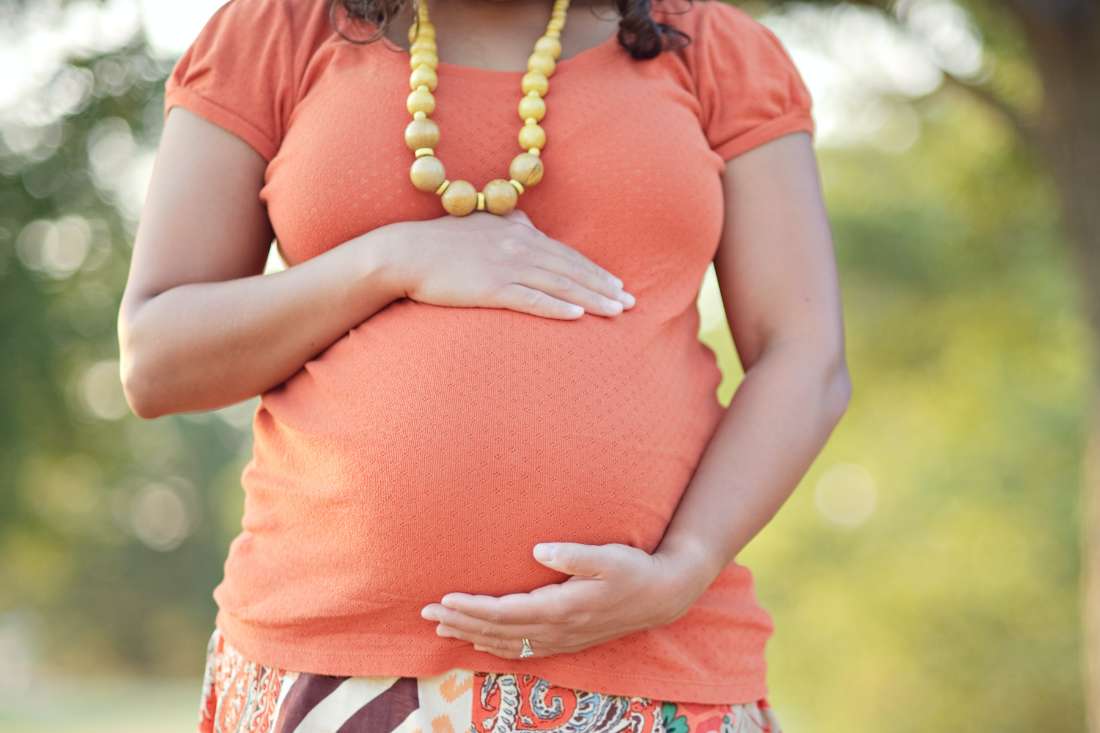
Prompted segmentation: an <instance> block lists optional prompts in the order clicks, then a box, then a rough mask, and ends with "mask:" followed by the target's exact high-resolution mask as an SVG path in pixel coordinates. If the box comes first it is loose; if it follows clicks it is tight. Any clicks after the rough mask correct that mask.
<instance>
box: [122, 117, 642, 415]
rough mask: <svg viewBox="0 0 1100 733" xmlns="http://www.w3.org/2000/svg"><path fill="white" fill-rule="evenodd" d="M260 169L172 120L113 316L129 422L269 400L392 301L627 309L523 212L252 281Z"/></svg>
mask: <svg viewBox="0 0 1100 733" xmlns="http://www.w3.org/2000/svg"><path fill="white" fill-rule="evenodd" d="M265 167H266V166H265V161H264V159H263V158H262V156H260V155H259V154H258V153H257V152H255V151H254V150H253V149H252V148H251V147H250V146H249V145H248V144H247V143H246V142H244V141H243V140H241V139H240V138H238V137H236V136H235V135H233V134H232V133H230V132H228V131H227V130H223V129H222V128H220V127H218V126H217V125H215V124H213V123H211V122H209V121H207V120H205V119H203V118H201V117H198V116H196V115H194V114H192V113H191V112H190V111H188V110H186V109H181V108H178V107H173V108H172V110H171V111H170V113H169V115H168V118H167V120H166V122H165V128H164V132H163V134H162V137H161V143H160V148H159V150H158V154H157V160H156V164H155V166H154V169H153V176H152V180H151V181H150V184H149V192H148V196H147V197H146V202H145V207H144V209H143V211H142V216H141V221H140V224H139V227H138V232H137V240H136V242H135V244H134V253H133V259H132V262H131V268H130V277H129V282H128V283H127V285H126V292H125V293H124V295H123V299H122V306H121V308H120V312H119V321H118V336H119V346H120V353H121V360H120V361H121V373H122V383H123V387H124V390H125V394H126V399H127V401H128V402H129V404H130V408H131V409H132V410H133V411H134V412H135V413H136V414H137V415H139V416H141V417H157V416H160V415H164V414H168V413H173V412H182V411H189V410H208V409H212V408H216V407H221V406H223V405H227V404H232V403H234V402H238V401H240V400H242V399H245V398H247V397H251V396H253V395H256V394H259V393H261V392H264V391H266V390H267V389H268V388H270V387H272V386H274V385H277V384H279V383H280V382H282V381H284V380H286V379H287V378H288V377H289V376H291V375H292V374H294V373H295V372H296V371H298V370H299V369H301V367H302V365H303V364H304V363H305V362H306V361H308V360H309V359H311V358H313V357H314V356H316V355H317V354H318V353H319V352H321V351H322V350H324V349H325V348H327V347H328V346H329V345H331V344H332V343H333V342H334V341H335V340H336V339H337V338H340V337H342V336H343V335H345V334H346V333H347V332H348V331H349V330H350V329H351V328H352V327H354V326H356V325H358V324H360V323H362V322H363V321H364V320H366V319H368V318H370V317H371V316H373V315H374V314H375V313H377V312H378V311H379V310H381V309H382V308H383V307H385V306H386V305H387V304H389V303H390V302H391V301H393V300H395V299H397V298H409V299H412V300H417V301H421V302H424V303H430V304H434V305H441V306H453V307H485V308H508V309H511V310H514V311H517V312H520V313H529V314H531V315H535V316H540V317H545V318H557V319H574V318H578V317H581V316H583V315H584V314H586V313H591V314H596V315H602V316H609V317H614V316H616V315H618V314H620V313H622V312H623V310H624V309H629V308H631V307H633V305H634V296H633V295H631V294H630V293H628V292H626V291H625V290H623V288H622V282H621V280H619V279H618V278H616V277H615V276H613V275H612V274H611V273H610V272H608V271H607V270H605V269H604V268H602V267H600V266H599V265H597V264H596V263H594V262H592V261H591V260H590V259H588V258H587V257H586V256H584V255H583V254H582V253H581V252H580V251H578V250H577V249H576V248H574V247H572V246H570V245H568V244H566V243H564V242H559V241H557V240H555V239H552V238H551V237H548V236H546V235H545V234H543V233H542V232H540V231H539V230H538V229H536V228H535V227H534V225H532V224H531V221H530V219H528V218H527V216H526V215H525V214H524V213H523V212H522V211H519V210H516V211H513V212H511V213H510V214H508V215H507V216H496V215H494V214H489V213H485V212H475V213H473V214H471V215H469V216H465V217H454V216H449V215H443V216H440V217H437V218H435V219H426V220H422V221H400V222H394V223H391V224H387V225H385V226H381V227H378V228H376V229H373V230H371V231H369V232H367V233H366V234H363V235H360V236H358V237H354V238H352V239H350V240H348V241H347V242H343V243H341V244H339V245H338V246H335V247H333V248H332V249H330V250H328V251H326V252H324V253H323V254H321V255H318V256H317V257H313V258H311V259H309V260H307V261H305V262H302V263H300V264H298V265H296V266H294V267H292V268H289V269H288V270H284V271H282V272H277V273H274V274H272V275H263V267H264V262H265V260H266V258H267V253H268V250H269V248H270V246H271V239H272V231H271V225H270V223H269V220H268V217H267V212H266V211H265V210H264V208H263V205H262V202H261V201H260V200H259V192H260V189H261V187H262V186H263V179H264V170H265ZM410 243H415V245H416V246H409V245H410Z"/></svg>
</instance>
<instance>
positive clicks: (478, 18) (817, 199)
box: [118, 0, 851, 658]
mask: <svg viewBox="0 0 1100 733" xmlns="http://www.w3.org/2000/svg"><path fill="white" fill-rule="evenodd" d="M581 8H589V9H591V10H592V12H591V13H589V12H577V10H578V9H581ZM545 13H546V10H545V4H544V3H543V2H541V1H532V0H506V1H505V0H494V1H493V2H485V0H448V2H446V3H436V4H435V5H433V6H432V19H433V21H434V22H435V23H436V25H437V27H439V28H441V29H442V28H447V29H448V31H449V32H448V33H445V34H444V33H440V35H439V38H438V39H437V43H438V46H439V53H440V57H441V58H444V59H447V60H448V61H449V62H451V63H456V64H463V65H469V66H481V67H484V68H494V69H502V70H507V69H520V68H523V67H524V66H525V63H526V58H527V55H528V54H529V53H530V44H529V43H528V42H527V41H529V39H530V37H535V36H536V35H537V34H538V33H541V31H542V29H543V28H544V27H545V22H546V15H545ZM410 21H411V15H410V14H408V12H407V14H406V16H405V17H399V18H398V20H397V22H395V23H394V25H393V27H391V29H390V32H389V35H390V37H391V39H392V40H394V42H395V43H398V44H399V45H401V46H406V45H407V40H406V39H405V37H404V31H405V29H407V27H408V23H409V22H410ZM521 28H523V29H527V30H528V31H530V32H528V33H526V34H521V33H520V32H519V30H518V29H521ZM568 29H569V32H568V33H564V34H563V54H562V57H563V58H568V57H569V56H572V55H573V54H575V53H578V52H579V51H581V50H584V49H585V48H588V47H591V46H594V45H596V44H598V43H600V42H602V41H603V40H604V39H605V38H607V37H608V36H610V35H612V34H613V33H614V32H615V19H614V13H613V12H611V11H610V10H608V9H606V8H599V7H597V6H588V5H585V4H583V3H578V2H575V3H573V4H572V6H571V12H570V15H569V22H568ZM521 39H526V40H521ZM265 167H266V163H265V161H264V160H263V159H262V158H261V157H260V156H259V155H258V154H257V153H256V152H255V151H254V150H252V148H250V147H249V146H248V145H247V144H246V143H244V142H243V141H242V140H240V139H238V138H236V137H235V136H233V135H232V134H231V133H229V132H227V131H225V130H223V129H221V128H219V127H217V126H215V125H213V124H211V123H209V122H207V121H205V120H203V119H201V118H199V117H197V116H195V115H193V114H191V113H190V112H188V111H187V110H185V109H182V108H178V107H177V108H173V109H172V111H171V112H170V113H169V115H168V118H167V120H166V122H165V127H164V131H163V133H162V137H161V141H160V145H159V148H158V152H157V158H156V162H155V164H154V168H153V172H152V177H151V180H150V184H149V189H148V193H147V198H146V202H145V206H144V209H143V212H142V216H141V220H140V222H139V226H138V230H137V233H136V237H135V242H134V251H133V257H132V260H131V269H130V273H129V279H128V281H127V285H126V290H125V292H124V294H123V299H122V304H121V307H120V311H119V321H118V334H119V346H120V355H121V378H122V383H123V388H124V391H125V394H126V398H127V400H128V402H129V404H130V407H131V409H132V410H133V411H134V413H135V414H137V415H139V416H141V417H145V418H154V417H157V416H160V415H165V414H171V413H178V412H186V411H200V410H211V409H217V408H219V407H223V406H225V405H229V404H233V403H236V402H239V401H240V400H243V399H247V398H250V397H253V396H255V395H257V394H260V393H262V392H264V391H266V390H267V389H269V388H271V387H274V386H275V385H277V384H279V383H281V382H283V381H285V380H286V379H287V378H289V377H290V376H291V375H293V374H294V373H295V372H296V371H298V370H299V369H300V368H301V367H302V365H303V364H304V363H305V362H306V361H308V360H309V359H311V358H313V357H314V356H316V355H317V354H318V353H319V352H321V351H322V350H324V349H325V348H327V347H328V346H329V345H330V344H331V343H333V342H334V341H335V340H336V339H338V338H340V337H342V336H344V335H345V334H346V333H347V331H348V330H350V329H351V328H353V327H354V326H356V325H358V324H359V323H361V322H362V321H363V320H365V319H366V318H369V317H370V316H371V315H373V314H374V313H376V312H377V311H378V310H380V309H381V308H383V307H385V306H386V305H387V304H389V303H390V302H392V301H393V300H394V299H396V298H401V297H408V298H412V299H415V300H419V301H422V302H429V303H433V304H436V305H451V306H454V307H496V308H510V309H513V310H517V311H521V312H526V313H531V314H533V315H536V316H540V317H546V318H559V319H574V318H586V317H593V316H594V317H601V318H615V317H616V316H617V315H618V314H619V313H621V312H622V310H623V309H624V308H630V307H632V306H633V303H634V298H633V296H632V295H631V294H630V293H629V292H628V291H626V290H623V289H622V288H621V287H620V285H621V284H622V283H621V282H617V279H616V277H615V275H614V273H609V272H607V271H606V270H604V269H603V268H602V267H600V266H599V265H598V264H596V263H594V262H591V261H590V260H588V259H587V258H586V257H584V256H583V255H581V254H580V253H579V252H578V251H577V250H576V249H574V248H573V247H571V246H569V245H568V244H567V243H563V242H558V241H557V240H554V239H552V238H550V237H548V236H546V235H545V234H543V233H542V232H540V231H539V230H538V229H537V228H535V227H534V226H533V225H532V224H531V222H530V220H528V219H527V217H526V216H525V215H523V214H522V212H519V211H517V212H513V214H510V215H508V216H506V217H498V216H494V215H492V214H488V213H485V212H475V213H473V214H471V215H469V216H467V217H451V216H447V215H444V216H441V217H439V218H436V219H430V220H426V221H421V222H398V223H394V224H391V225H388V226H385V227H380V228H378V229H375V230H372V231H371V232H367V233H364V234H363V235H361V236H359V237H356V238H354V239H351V240H349V241H347V242H344V243H341V244H340V245H338V246H336V247H333V248H332V249H331V250H329V251H327V252H325V253H324V254H322V255H319V256H317V257H315V258H312V259H310V260H307V261H305V262H302V263H300V264H299V265H297V266H295V267H292V268H289V269H287V270H285V271H282V272H278V273H272V274H270V275H262V272H263V266H264V262H265V260H266V257H267V253H268V249H269V246H270V244H271V240H272V235H273V232H272V229H271V225H270V222H269V221H268V218H267V215H266V212H265V211H264V209H263V207H262V205H261V203H260V202H259V200H258V193H259V190H260V188H261V187H262V185H263V175H264V170H265ZM723 188H724V194H725V205H726V211H727V212H730V211H736V212H737V216H733V217H730V216H727V217H726V222H727V223H726V226H725V228H724V229H723V232H722V236H721V242H720V245H719V249H718V252H717V254H716V256H715V260H714V264H715V269H716V272H717V275H718V281H719V287H720V289H721V291H722V296H723V302H724V305H725V310H726V316H727V319H728V322H729V324H730V329H731V332H732V336H733V339H734V342H735V343H736V345H737V350H738V355H739V358H740V359H741V363H742V366H743V368H744V370H745V378H744V380H743V381H742V383H741V384H740V385H739V387H738V389H737V391H736V393H735V394H734V396H733V398H732V401H731V403H730V405H729V407H728V408H727V410H726V414H725V415H724V416H723V417H722V419H721V421H720V423H719V425H718V428H717V429H716V431H715V433H714V436H713V437H712V439H711V441H710V443H709V444H708V445H707V448H706V450H705V452H704V454H703V457H702V459H701V461H700V464H699V466H698V468H697V470H696V471H695V474H694V476H693V478H692V480H691V482H690V484H689V486H688V487H687V490H686V492H685V494H684V496H683V498H682V499H681V502H680V504H679V506H678V508H677V511H676V513H675V515H674V516H673V518H672V521H671V523H670V525H669V527H668V529H667V530H666V533H665V535H664V538H663V539H662V541H661V543H660V545H659V546H658V548H657V549H656V550H655V551H654V552H653V553H652V554H649V553H646V552H644V551H642V550H640V549H638V548H634V547H630V546H627V545H622V544H618V543H612V544H605V545H585V544H579V543H570V542H552V543H544V544H549V545H550V548H549V549H550V550H551V555H550V557H549V558H548V559H542V558H540V557H539V555H538V553H537V552H535V553H534V554H535V558H536V560H539V561H540V562H543V563H544V564H545V565H547V566H548V567H551V568H554V569H556V570H559V571H561V572H562V573H563V574H565V575H567V576H568V577H567V578H566V579H565V580H563V581H562V582H560V583H555V584H551V585H547V586H544V587H542V588H538V589H536V590H534V591H531V592H529V593H517V594H510V595H506V596H501V597H492V596H483V595H471V594H466V593H463V592H461V589H456V590H455V592H453V593H449V594H447V595H445V596H444V597H443V598H442V599H440V602H439V603H431V604H428V605H427V606H425V607H424V609H423V610H422V612H421V615H422V616H423V617H424V618H425V619H427V620H426V623H433V624H435V628H436V632H437V633H438V634H440V635H442V636H450V637H454V638H458V639H463V640H465V641H467V642H468V643H470V644H472V645H473V646H474V647H475V648H476V649H479V650H482V651H485V652H486V653H489V654H493V655H496V656H499V657H504V658H514V657H518V656H519V651H520V640H521V638H522V637H527V638H528V639H529V640H530V641H531V644H532V646H533V648H534V650H535V655H536V656H548V655H552V654H562V653H568V652H575V651H579V650H581V649H584V648H586V647H589V646H592V645H595V644H599V643H602V642H605V641H609V640H611V639H614V638H617V637H621V636H624V635H626V634H629V633H633V632H636V631H639V630H643V629H647V628H653V627H656V626H660V625H663V624H668V623H671V622H673V621H675V620H676V619H678V618H680V617H681V616H683V615H684V613H686V611H687V610H688V608H689V607H690V606H691V604H692V603H693V602H694V601H695V599H696V598H698V597H699V595H700V594H701V593H702V592H703V591H704V590H705V589H706V588H707V587H708V586H709V585H710V583H711V582H712V581H713V580H714V579H715V578H716V577H717V575H718V574H719V573H720V572H721V570H722V569H723V568H724V567H725V566H726V565H727V564H728V563H729V562H730V561H732V560H733V559H734V558H735V557H736V556H737V554H738V553H739V552H740V551H741V549H742V548H743V547H744V546H745V545H747V544H748V542H749V541H750V540H751V539H752V538H753V537H754V536H755V535H756V534H757V533H758V532H759V531H760V530H761V529H762V528H763V527H764V526H765V525H766V524H767V522H768V521H770V520H771V518H772V517H773V516H774V515H775V513H776V512H777V511H778V509H779V508H780V506H782V504H783V503H784V502H785V501H786V499H787V497H788V496H789V495H790V493H791V492H792V491H793V489H794V487H795V486H796V485H797V483H798V481H799V480H800V479H801V477H802V476H803V475H804V474H805V472H806V470H807V469H808V468H809V466H810V464H811V463H812V461H813V460H814V458H815V457H816V456H817V454H818V453H819V452H820V450H821V448H822V447H823V446H824V444H825V442H826V440H827V439H828V436H829V435H830V433H831V432H832V430H833V428H834V427H835V426H836V424H837V423H838V422H839V420H840V418H841V416H842V415H843V413H844V411H845V410H846V408H847V405H848V402H849V400H850V395H851V383H850V379H849V375H848V370H847V365H846V359H845V353H844V333H843V323H842V315H841V304H840V295H839V286H838V278H837V273H836V266H835V255H834V251H833V244H832V239H831V233H830V230H829V226H828V221H827V217H826V212H825V207H824V203H823V200H822V195H821V190H820V183H819V173H818V169H817V162H816V159H815V157H814V153H813V149H812V145H811V141H810V139H809V136H808V135H806V134H805V133H795V134H791V135H787V136H784V137H781V138H778V139H776V140H774V141H772V142H769V143H767V144H764V145H761V146H759V147H757V148H755V149H753V150H751V151H749V152H747V153H745V154H743V155H740V156H738V157H736V158H734V159H733V160H731V161H730V162H729V163H728V164H727V166H726V170H725V173H724V177H723ZM410 238H413V239H415V240H416V241H417V246H416V247H409V246H404V244H403V243H405V242H408V241H409V239H410ZM571 304H575V305H580V306H581V307H582V309H583V311H582V313H580V314H579V315H578V314H576V313H571V312H569V307H570V305H571ZM181 314H186V317H181ZM287 323H293V324H295V327H294V328H286V324H287ZM731 466H736V471H731V470H730V467H731ZM532 549H533V551H535V550H537V549H538V547H537V546H536V548H532Z"/></svg>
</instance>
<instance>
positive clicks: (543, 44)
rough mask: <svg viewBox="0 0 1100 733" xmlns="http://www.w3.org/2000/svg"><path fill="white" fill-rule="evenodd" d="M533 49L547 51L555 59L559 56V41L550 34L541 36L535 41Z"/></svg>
mask: <svg viewBox="0 0 1100 733" xmlns="http://www.w3.org/2000/svg"><path fill="white" fill-rule="evenodd" d="M535 50H536V51H540V52H542V53H548V54H550V55H551V56H553V57H554V60H555V61H557V60H558V59H559V58H560V57H561V41H559V40H558V39H557V38H551V37H550V36H543V37H542V38H540V39H539V40H537V41H535Z"/></svg>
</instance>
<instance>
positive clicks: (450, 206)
mask: <svg viewBox="0 0 1100 733" xmlns="http://www.w3.org/2000/svg"><path fill="white" fill-rule="evenodd" d="M442 202H443V208H444V209H446V210H447V213H448V214H452V215H454V216H466V215H467V214H469V213H470V212H471V211H473V210H474V207H476V206H477V189H476V188H474V184H472V183H470V182H469V181H464V180H462V179H458V180H457V181H451V185H449V186H447V189H446V190H445V191H444V192H443V196H442Z"/></svg>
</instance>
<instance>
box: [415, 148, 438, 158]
mask: <svg viewBox="0 0 1100 733" xmlns="http://www.w3.org/2000/svg"><path fill="white" fill-rule="evenodd" d="M414 155H416V157H418V158H423V157H424V156H425V155H435V151H434V150H432V149H431V148H417V149H416V150H415V151H414Z"/></svg>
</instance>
